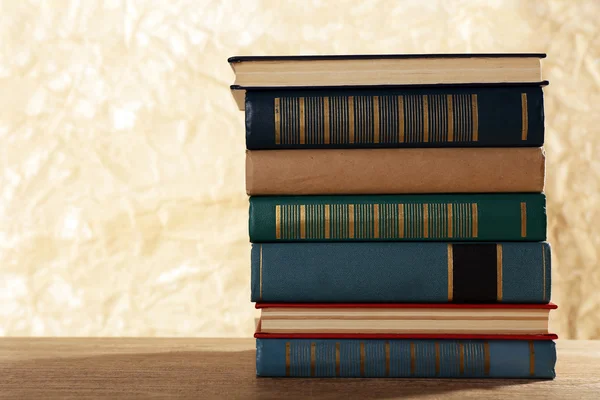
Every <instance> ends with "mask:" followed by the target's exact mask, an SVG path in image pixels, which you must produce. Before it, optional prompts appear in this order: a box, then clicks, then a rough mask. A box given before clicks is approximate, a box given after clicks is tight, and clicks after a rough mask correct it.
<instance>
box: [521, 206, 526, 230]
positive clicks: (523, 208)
mask: <svg viewBox="0 0 600 400" xmlns="http://www.w3.org/2000/svg"><path fill="white" fill-rule="evenodd" d="M521 237H523V238H524V237H527V203H525V202H522V203H521Z"/></svg>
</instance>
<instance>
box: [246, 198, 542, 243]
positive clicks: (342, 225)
mask: <svg viewBox="0 0 600 400" xmlns="http://www.w3.org/2000/svg"><path fill="white" fill-rule="evenodd" d="M249 229H250V241H251V242H253V243H264V242H329V241H415V240H419V241H449V240H456V241H502V240H506V241H543V240H546V197H545V195H544V194H543V193H510V194H468V195H460V194H449V195H448V194H438V195H371V196H368V195H365V196H358V195H357V196H253V197H250V219H249Z"/></svg>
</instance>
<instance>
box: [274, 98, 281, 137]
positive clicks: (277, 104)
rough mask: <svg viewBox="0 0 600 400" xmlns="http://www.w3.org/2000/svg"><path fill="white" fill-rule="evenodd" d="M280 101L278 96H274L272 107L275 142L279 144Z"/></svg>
mask: <svg viewBox="0 0 600 400" xmlns="http://www.w3.org/2000/svg"><path fill="white" fill-rule="evenodd" d="M280 101H281V99H280V98H279V97H275V104H274V106H273V109H274V111H275V144H281V127H280V125H281V112H280Z"/></svg>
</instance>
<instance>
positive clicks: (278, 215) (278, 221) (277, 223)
mask: <svg viewBox="0 0 600 400" xmlns="http://www.w3.org/2000/svg"><path fill="white" fill-rule="evenodd" d="M275 239H277V240H279V239H281V206H280V205H276V206H275Z"/></svg>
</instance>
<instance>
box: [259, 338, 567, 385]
mask: <svg viewBox="0 0 600 400" xmlns="http://www.w3.org/2000/svg"><path fill="white" fill-rule="evenodd" d="M555 364H556V346H555V344H554V342H553V341H552V340H452V339H443V338H441V339H438V340H422V339H390V340H384V339H370V340H368V339H367V340H355V339H342V338H337V339H291V338H285V339H257V340H256V375H258V376H273V377H328V378H334V377H349V378H361V377H368V378H384V377H397V378H526V379H553V378H554V377H555V372H554V366H555Z"/></svg>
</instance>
